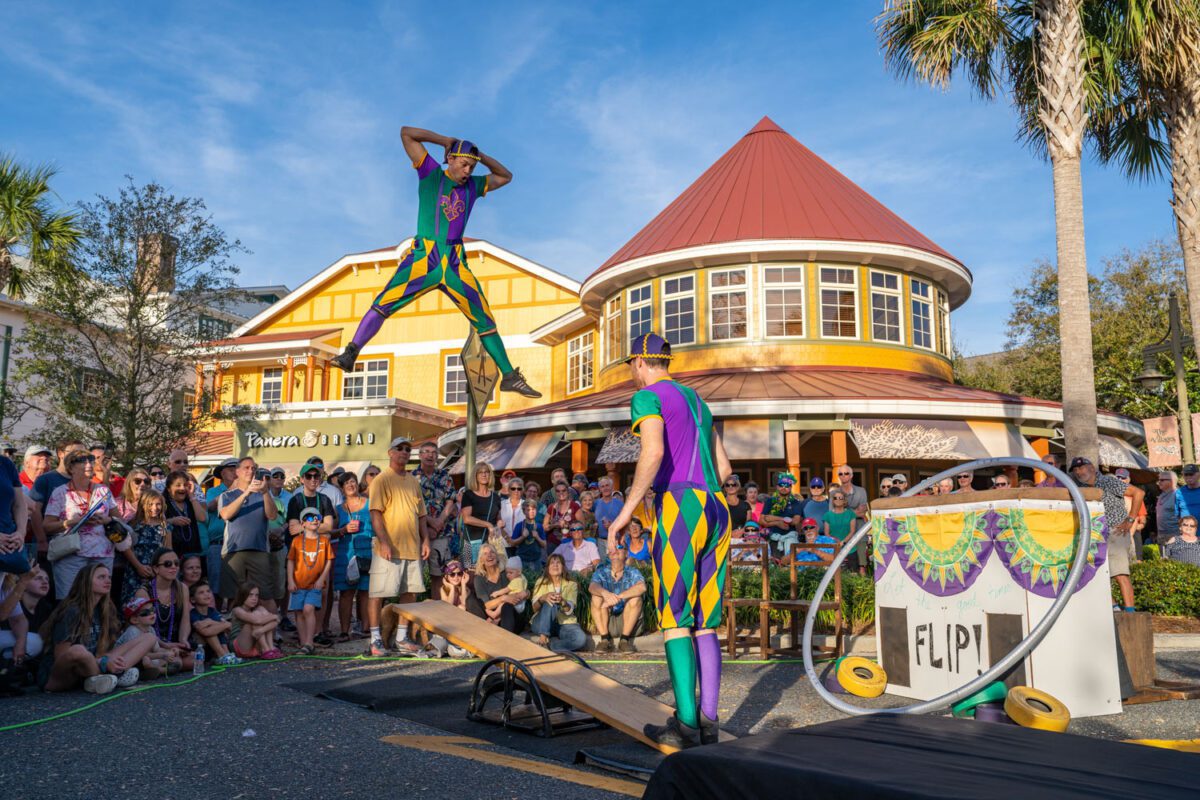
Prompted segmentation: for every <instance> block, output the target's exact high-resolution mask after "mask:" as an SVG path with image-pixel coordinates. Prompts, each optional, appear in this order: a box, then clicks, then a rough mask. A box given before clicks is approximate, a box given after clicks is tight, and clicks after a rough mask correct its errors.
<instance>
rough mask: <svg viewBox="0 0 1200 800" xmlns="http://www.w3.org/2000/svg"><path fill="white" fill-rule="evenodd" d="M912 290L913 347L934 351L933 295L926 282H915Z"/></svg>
mask: <svg viewBox="0 0 1200 800" xmlns="http://www.w3.org/2000/svg"><path fill="white" fill-rule="evenodd" d="M911 290H912V338H913V341H912V343H913V347H924V348H925V349H926V350H932V349H933V313H932V312H933V304H932V303H931V302H930V299H931V298H932V296H933V294H932V291H931V290H930V287H929V284H928V283H926V282H925V281H918V280H915V279H914V280H913V281H912V285H911Z"/></svg>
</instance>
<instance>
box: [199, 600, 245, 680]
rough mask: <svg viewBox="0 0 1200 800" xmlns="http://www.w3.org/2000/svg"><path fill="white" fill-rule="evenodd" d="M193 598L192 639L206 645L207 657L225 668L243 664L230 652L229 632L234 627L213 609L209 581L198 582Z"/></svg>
mask: <svg viewBox="0 0 1200 800" xmlns="http://www.w3.org/2000/svg"><path fill="white" fill-rule="evenodd" d="M191 597H192V615H191V616H192V639H193V641H195V642H196V643H197V644H202V645H204V650H205V653H206V656H205V657H206V658H208V659H209V660H210V661H211V663H213V664H220V665H221V666H223V667H225V666H231V665H235V664H240V663H242V660H241V659H240V658H238V657H237V656H236V655H234V654H233V653H231V652H229V631H230V630H232V629H233V626H232V625H231V624H230V623H228V622H226V621H225V620H224V619H222V618H221V615H220V613H218V612H217V610H216V609H215V608H213V603H214V598H213V592H212V587H211V586H209V585H208V582H207V581H198V582H197V583H195V584H193V585H192V588H191Z"/></svg>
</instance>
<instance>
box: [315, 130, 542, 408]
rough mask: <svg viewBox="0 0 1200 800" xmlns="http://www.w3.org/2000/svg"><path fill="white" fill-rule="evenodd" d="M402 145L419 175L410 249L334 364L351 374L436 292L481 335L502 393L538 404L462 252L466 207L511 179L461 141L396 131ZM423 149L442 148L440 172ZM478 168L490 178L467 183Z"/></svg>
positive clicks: (468, 209) (474, 178)
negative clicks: (388, 325) (389, 330)
mask: <svg viewBox="0 0 1200 800" xmlns="http://www.w3.org/2000/svg"><path fill="white" fill-rule="evenodd" d="M400 140H401V141H402V142H403V143H404V151H405V152H406V153H408V156H409V158H411V159H412V164H413V167H415V168H416V170H417V178H418V183H417V193H418V196H419V198H420V202H419V205H418V211H417V233H416V236H415V237H414V238H413V243H412V247H410V248H409V249H408V252H406V253H405V254H404V257H403V258H401V259H400V263H399V264H398V265H397V266H396V273H395V274H394V275H393V276H392V279H391V280H390V281H388V284H387V286H385V287H383V291H382V292H380V293H379V296H378V297H376V298H375V302H374V303H373V304H372V305H371V308H370V309H368V310H367V313H366V314H365V315H364V316H363V318H362V322H360V323H359V324H358V330H357V331H356V332H355V334H354V339H352V340H351V341H350V343H349V344H348V345H346V349H345V350H343V351H342V353H341V355H339V356H337V357H336V358H334V359H333V363H334V364H336V365H337V366H339V367H341V368H342V369H343V370H345V371H347V372H349V371H350V370H352V369H353V368H354V362H355V360H356V359H357V358H358V353H359V351H360V350H362V348H363V346H364V345H365V344H366V343H367V342H369V341H370V340H371V338H372V337H374V336H375V334H376V333H378V332H379V329H380V328H381V327H383V321H384V320H385V319H387V318H388V317H390V316H391V315H392V314H395V313H396V312H397V311H399V310H400V309H402V308H404V307H405V306H406V305H408V304H409V303H411V302H413V301H414V300H416V299H417V298H418V297H420V296H421V295H423V294H425V293H426V292H428V291H431V290H433V289H441V290H442V291H443V292H444V293H445V294H446V295H447V296H448V297H449V298H450V299H451V301H453V302H454V305H456V306H458V310H459V311H461V312H462V313H463V315H464V316H466V318H467V320H468V321H469V322H470V323H471V326H472V327H473V328H475V330H476V331H477V332H478V333H479V338H480V339H481V340H482V342H483V348H484V349H485V350H487V352H488V354H489V355H490V356H491V357H492V358H493V359H495V361H496V366H498V367H499V368H500V372H501V374H502V375H503V376H504V377H503V378H502V379H501V381H500V390H501V391H503V392H517V393H518V394H522V395H524V396H525V397H541V396H542V395H541V392H538V391H536V390H535V389H534V388H533V387H531V386H530V385H529V383H528V382H526V380H525V377H524V376H523V375H521V370H519V369H515V368H514V367H513V365H512V362H510V361H509V360H508V353H507V352H506V351H505V349H504V341H503V340H502V339H501V338H500V333H499V331H497V330H496V320H495V318H494V317H493V316H492V309H491V308H490V307H489V306H488V301H487V298H486V297H484V295H483V289H482V287H480V285H479V281H477V280H476V279H475V276H474V275H473V274H471V269H470V267H468V266H467V255H466V252H465V251H464V250H463V231H465V230H466V227H467V218H468V217H470V216H471V207H472V206H473V205H474V204H475V201H476V200H478V199H479V198H481V197H483V196H484V195H486V194H487V193H488V192H492V191H495V190H496V189H499V188H500V187H501V186H504V185H505V184H507V183H508V182H509V181H511V180H512V173H511V172H509V171H508V170H507V169H505V168H504V165H503V164H501V163H500V162H499V161H497V160H496V159H494V158H492V157H491V156H488V155H484V154H483V153H481V152H479V148H478V147H476V146H475V145H474V144H472V143H471V142H468V141H466V140H464V139H453V138H451V137H449V136H442V135H441V134H438V133H434V132H433V131H427V130H424V129H422V128H410V127H408V126H405V127H403V128H401V129H400ZM423 142H430V143H431V144H436V145H441V146H442V147H444V148H446V169H445V170H442V169H439V168H438V164H437V162H436V161H434V160H433V158H431V157H430V155H429V153H428V152H427V151H426V150H425V145H424V144H422V143H423ZM481 162H482V164H483V165H484V166H485V167H487V168H488V170H490V172H491V174H490V175H477V176H472V175H471V173H472V172H474V171H475V165H476V164H478V163H481Z"/></svg>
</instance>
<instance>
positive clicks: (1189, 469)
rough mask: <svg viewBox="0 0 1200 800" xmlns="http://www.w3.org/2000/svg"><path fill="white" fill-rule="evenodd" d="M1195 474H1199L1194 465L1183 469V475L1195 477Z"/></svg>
mask: <svg viewBox="0 0 1200 800" xmlns="http://www.w3.org/2000/svg"><path fill="white" fill-rule="evenodd" d="M1197 472H1200V467H1197V466H1196V465H1195V464H1188V465H1187V466H1186V467H1184V468H1183V474H1184V475H1195V474H1196V473H1197Z"/></svg>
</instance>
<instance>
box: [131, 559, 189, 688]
mask: <svg viewBox="0 0 1200 800" xmlns="http://www.w3.org/2000/svg"><path fill="white" fill-rule="evenodd" d="M150 566H151V567H153V568H154V577H153V578H151V579H150V580H148V581H146V583H145V584H144V585H143V586H142V588H140V589H138V590H137V593H136V594H135V595H134V596H135V597H145V598H147V599H149V600H150V602H151V603H153V604H154V632H155V633H157V634H158V638H159V640H160V641H161V642H162V643H163V646H164V647H168V648H170V649H172V650H174V651H175V652H176V653H177V654H178V655H179V662H180V665H181V666H182V667H183V669H184V670H185V671H186V670H190V669H191V668H192V648H191V645H189V644H188V639H189V638H190V637H191V635H192V603H191V600H189V599H188V592H187V590H186V589H185V588H184V586H183V582H182V581H180V580H179V568H180V558H179V555H178V554H177V553H176V552H175V551H174V550H168V549H167V548H165V547H163V548H161V549H159V551H158V552H157V553H155V554H154V557H153V558H152V559H150Z"/></svg>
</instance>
